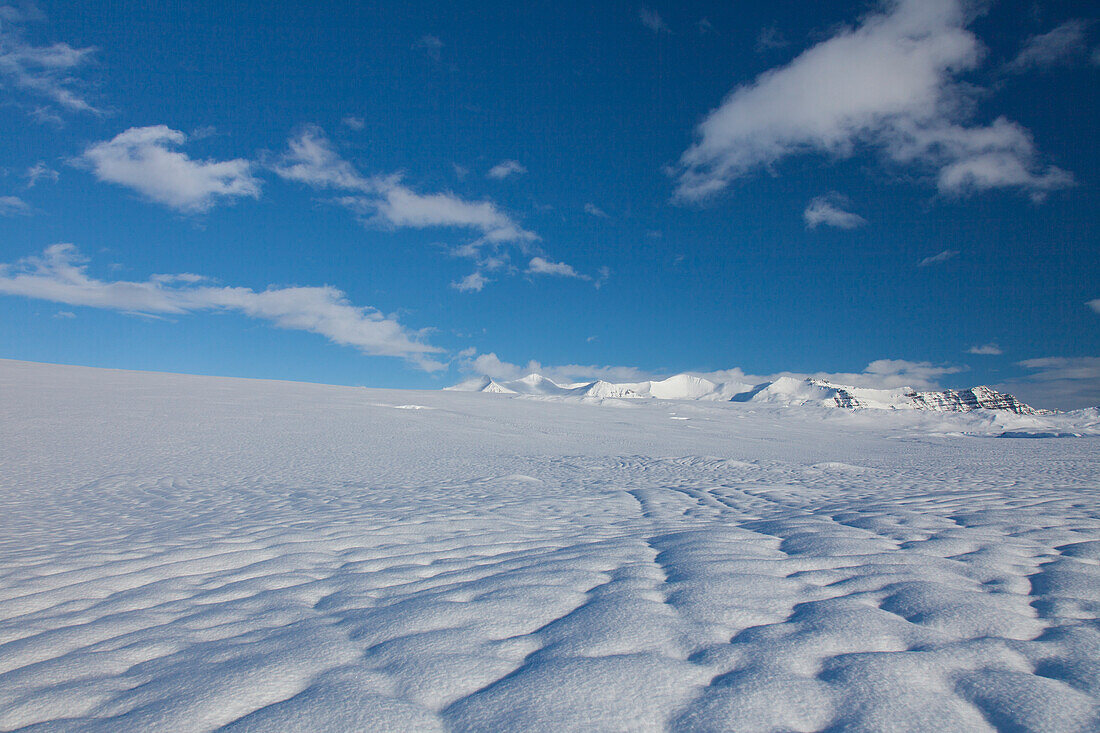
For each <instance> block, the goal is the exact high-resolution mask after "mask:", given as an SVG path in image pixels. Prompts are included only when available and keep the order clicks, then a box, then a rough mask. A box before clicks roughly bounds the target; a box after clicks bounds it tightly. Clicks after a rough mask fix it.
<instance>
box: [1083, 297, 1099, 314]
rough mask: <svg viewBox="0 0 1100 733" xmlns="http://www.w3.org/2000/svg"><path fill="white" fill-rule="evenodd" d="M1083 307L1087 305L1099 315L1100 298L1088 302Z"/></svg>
mask: <svg viewBox="0 0 1100 733" xmlns="http://www.w3.org/2000/svg"><path fill="white" fill-rule="evenodd" d="M1085 305H1087V306H1088V307H1089V308H1092V309H1093V311H1095V312H1097V313H1100V298H1097V299H1096V300H1090V301H1089V302H1088V303H1086V304H1085Z"/></svg>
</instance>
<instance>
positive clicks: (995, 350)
mask: <svg viewBox="0 0 1100 733" xmlns="http://www.w3.org/2000/svg"><path fill="white" fill-rule="evenodd" d="M966 353H968V354H977V355H979V356H1000V355H1001V354H1003V353H1005V352H1004V351H1002V350H1001V347H1000V346H998V345H997V344H994V343H988V344H983V345H981V346H971V347H970V348H969V349H967V350H966Z"/></svg>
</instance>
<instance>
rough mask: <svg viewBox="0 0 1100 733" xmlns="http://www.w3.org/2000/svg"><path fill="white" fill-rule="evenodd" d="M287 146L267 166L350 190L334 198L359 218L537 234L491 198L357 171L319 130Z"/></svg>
mask: <svg viewBox="0 0 1100 733" xmlns="http://www.w3.org/2000/svg"><path fill="white" fill-rule="evenodd" d="M287 146H288V150H287V152H286V153H284V154H283V155H282V156H281V157H280V158H279V159H278V160H277V161H276V162H275V163H274V165H273V166H272V169H273V170H274V171H275V173H276V174H278V175H279V176H281V177H282V178H285V179H286V180H290V181H295V182H298V183H304V184H306V185H307V186H310V187H311V188H321V189H336V190H342V191H347V192H354V193H357V194H366V195H356V196H343V197H340V198H338V199H336V201H337V202H338V203H340V204H342V205H344V206H346V207H347V208H349V209H351V210H352V211H353V212H355V213H356V214H359V215H360V216H362V217H364V218H372V217H373V218H374V219H377V220H379V221H381V222H383V223H385V224H388V225H390V226H394V227H411V228H416V229H423V228H428V227H457V228H466V229H474V230H477V231H479V232H480V233H481V235H482V239H481V240H480V241H479V242H477V243H476V247H475V249H477V248H479V247H480V246H481V245H483V244H486V243H501V242H533V241H536V240H537V239H538V236H537V235H535V234H534V233H533V232H529V231H526V230H525V229H523V228H522V227H520V226H519V225H518V224H517V223H516V222H515V221H513V220H512V219H511V217H509V216H508V215H506V214H504V213H503V212H502V211H500V209H498V208H497V206H496V205H495V204H493V203H492V202H490V201H467V200H465V199H462V198H460V197H458V196H456V195H455V194H452V193H449V192H443V193H432V194H420V193H416V192H415V191H413V190H412V189H410V188H408V187H407V186H405V185H404V184H402V183H401V177H400V176H399V175H393V174H391V175H386V176H371V177H367V176H364V175H362V174H361V173H360V172H359V171H358V170H356V168H355V166H353V165H352V164H351V163H349V162H348V161H346V160H344V159H343V158H341V157H340V155H339V153H337V152H336V149H335V147H334V146H333V145H332V143H331V142H330V141H329V140H328V138H326V137H325V134H324V132H322V130H321V129H320V128H319V127H317V126H315V125H310V126H306V127H304V128H302V130H301V131H300V132H299V133H298V134H297V135H295V136H293V137H291V138H290V140H289V141H288V143H287Z"/></svg>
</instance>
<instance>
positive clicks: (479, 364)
mask: <svg viewBox="0 0 1100 733" xmlns="http://www.w3.org/2000/svg"><path fill="white" fill-rule="evenodd" d="M460 365H461V366H462V368H463V369H464V370H465V371H468V372H473V373H475V374H480V375H482V376H486V377H490V378H491V379H500V380H508V379H518V378H519V377H522V376H525V375H527V374H531V373H537V374H541V375H543V376H545V377H549V378H550V379H553V380H554V381H556V382H559V383H561V382H584V381H592V380H595V379H604V380H607V381H609V382H639V381H645V380H650V379H664V378H666V377H668V376H671V374H672V373H671V372H669V371H667V370H657V371H653V370H646V369H641V368H638V367H632V366H598V365H587V366H586V365H580V364H565V365H559V366H551V365H544V364H542V363H540V362H538V361H535V360H531V361H528V362H527V363H526V364H514V363H511V362H508V361H504V360H502V359H500V358H499V357H498V356H497V355H496V354H495V353H485V354H477V352H476V351H473V350H471V351H468V352H466V353H464V354H463V355H462V358H461V359H460ZM965 370H966V369H965V367H959V366H951V365H944V364H933V363H930V362H926V361H907V360H905V359H878V360H876V361H873V362H871V363H870V364H868V365H867V366H866V367H865V368H864V370H863V371H861V372H814V373H802V372H778V373H775V374H752V373H749V372H746V371H744V370H743V369H741V368H738V367H734V368H732V369H722V370H719V371H710V372H702V371H691V370H689V371H688V372H687V373H688V374H692V375H694V376H698V377H703V378H704V379H709V380H710V381H712V382H715V383H718V384H722V383H735V384H742V385H746V386H752V385H757V384H763V383H765V382H772V381H775V380H776V379H779V378H780V377H792V378H795V379H807V378H814V379H823V380H827V381H830V382H833V383H834V384H843V385H850V386H855V387H869V388H873V389H897V388H901V387H912V388H914V389H938V388H939V380H940V379H941V378H942V377H945V376H948V375H951V374H958V373H960V372H963V371H965Z"/></svg>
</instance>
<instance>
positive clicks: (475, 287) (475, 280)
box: [451, 271, 492, 293]
mask: <svg viewBox="0 0 1100 733" xmlns="http://www.w3.org/2000/svg"><path fill="white" fill-rule="evenodd" d="M490 282H492V280H490V279H489V278H487V277H485V275H483V274H482V273H481V272H478V271H474V272H471V273H470V274H469V275H467V276H466V277H464V278H462V279H461V280H458V281H457V282H453V283H451V287H452V288H454V289H455V290H457V291H459V292H461V293H480V292H481V291H482V289H483V288H484V287H485V286H486V285H488V284H489V283H490Z"/></svg>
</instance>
